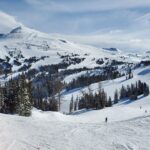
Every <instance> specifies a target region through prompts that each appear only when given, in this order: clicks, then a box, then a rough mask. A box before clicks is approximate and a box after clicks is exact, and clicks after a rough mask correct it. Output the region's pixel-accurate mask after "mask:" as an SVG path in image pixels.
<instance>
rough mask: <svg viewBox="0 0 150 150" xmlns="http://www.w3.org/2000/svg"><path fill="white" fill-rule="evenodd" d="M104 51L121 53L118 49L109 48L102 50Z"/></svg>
mask: <svg viewBox="0 0 150 150" xmlns="http://www.w3.org/2000/svg"><path fill="white" fill-rule="evenodd" d="M103 49H104V50H106V51H110V52H121V51H120V50H119V49H117V48H114V47H111V48H103Z"/></svg>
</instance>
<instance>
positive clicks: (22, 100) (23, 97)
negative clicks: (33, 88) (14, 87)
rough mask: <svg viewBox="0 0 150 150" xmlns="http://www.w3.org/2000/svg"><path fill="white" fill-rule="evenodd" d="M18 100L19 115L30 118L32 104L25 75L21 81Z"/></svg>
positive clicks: (21, 77)
mask: <svg viewBox="0 0 150 150" xmlns="http://www.w3.org/2000/svg"><path fill="white" fill-rule="evenodd" d="M18 98H19V102H18V113H19V115H20V116H30V115H31V109H32V104H31V98H30V91H29V87H28V82H27V80H26V78H25V75H24V74H22V75H21V76H20V79H19V91H18Z"/></svg>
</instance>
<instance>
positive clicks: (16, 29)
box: [10, 26, 22, 34]
mask: <svg viewBox="0 0 150 150" xmlns="http://www.w3.org/2000/svg"><path fill="white" fill-rule="evenodd" d="M21 31H22V27H21V26H19V27H17V28H14V29H13V30H11V31H10V33H11V34H12V33H21Z"/></svg>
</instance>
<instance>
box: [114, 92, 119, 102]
mask: <svg viewBox="0 0 150 150" xmlns="http://www.w3.org/2000/svg"><path fill="white" fill-rule="evenodd" d="M118 97H119V95H118V90H116V91H115V94H114V104H117V103H118Z"/></svg>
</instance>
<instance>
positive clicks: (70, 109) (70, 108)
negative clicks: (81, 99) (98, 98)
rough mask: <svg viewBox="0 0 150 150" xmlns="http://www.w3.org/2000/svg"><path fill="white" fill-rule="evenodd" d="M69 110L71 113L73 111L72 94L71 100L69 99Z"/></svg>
mask: <svg viewBox="0 0 150 150" xmlns="http://www.w3.org/2000/svg"><path fill="white" fill-rule="evenodd" d="M69 112H70V113H72V112H73V95H72V97H71V101H70V107H69Z"/></svg>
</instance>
